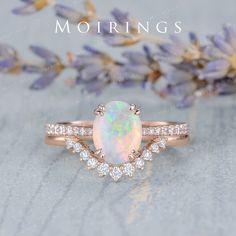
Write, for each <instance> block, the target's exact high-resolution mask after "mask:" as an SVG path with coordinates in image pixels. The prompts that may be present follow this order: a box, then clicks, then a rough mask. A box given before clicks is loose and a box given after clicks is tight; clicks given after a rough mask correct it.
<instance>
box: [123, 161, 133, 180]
mask: <svg viewBox="0 0 236 236" xmlns="http://www.w3.org/2000/svg"><path fill="white" fill-rule="evenodd" d="M123 167H124V169H123V172H124V174H125V175H128V176H130V177H131V176H133V174H134V172H135V167H134V166H133V164H131V163H126V164H124V165H123Z"/></svg>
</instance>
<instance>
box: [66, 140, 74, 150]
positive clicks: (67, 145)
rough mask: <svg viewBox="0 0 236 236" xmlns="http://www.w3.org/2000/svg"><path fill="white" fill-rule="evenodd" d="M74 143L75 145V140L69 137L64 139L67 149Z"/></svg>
mask: <svg viewBox="0 0 236 236" xmlns="http://www.w3.org/2000/svg"><path fill="white" fill-rule="evenodd" d="M74 145H75V141H73V140H72V139H70V138H68V139H66V148H67V149H71V148H73V147H74Z"/></svg>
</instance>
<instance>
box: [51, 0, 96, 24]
mask: <svg viewBox="0 0 236 236" xmlns="http://www.w3.org/2000/svg"><path fill="white" fill-rule="evenodd" d="M84 5H85V12H80V11H77V10H74V9H73V8H71V7H67V6H65V5H63V4H56V5H55V7H54V9H55V12H56V15H57V16H59V17H61V18H63V19H65V20H68V21H69V22H70V23H72V24H78V23H80V22H82V21H86V22H90V21H91V20H92V19H93V18H95V14H96V8H95V6H94V5H93V3H92V2H91V1H90V0H86V1H85V4H84Z"/></svg>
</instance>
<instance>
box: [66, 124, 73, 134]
mask: <svg viewBox="0 0 236 236" xmlns="http://www.w3.org/2000/svg"><path fill="white" fill-rule="evenodd" d="M66 133H67V135H73V128H72V127H71V126H68V127H67V129H66Z"/></svg>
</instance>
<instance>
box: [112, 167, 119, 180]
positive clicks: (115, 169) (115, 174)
mask: <svg viewBox="0 0 236 236" xmlns="http://www.w3.org/2000/svg"><path fill="white" fill-rule="evenodd" d="M110 176H111V177H112V179H113V180H114V181H118V180H119V179H120V178H121V176H122V171H121V170H120V168H119V167H117V166H115V167H113V169H112V171H111V172H110Z"/></svg>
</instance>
